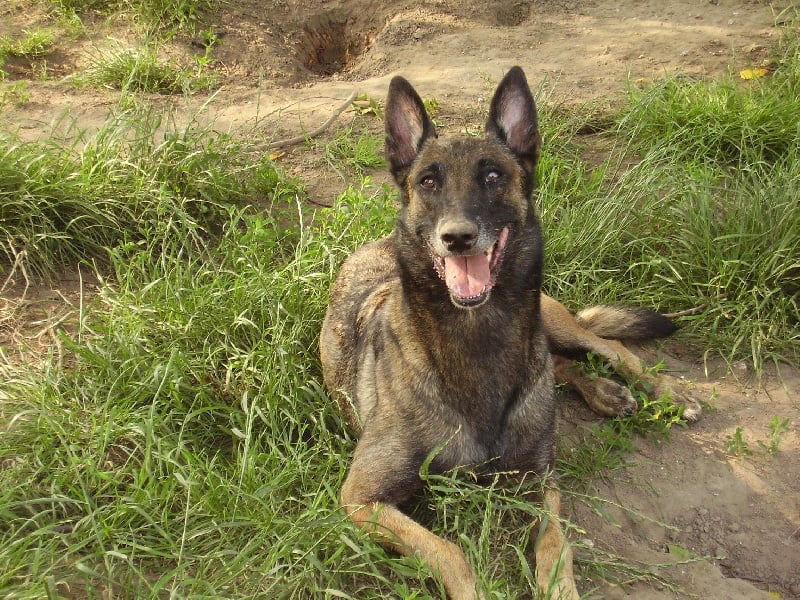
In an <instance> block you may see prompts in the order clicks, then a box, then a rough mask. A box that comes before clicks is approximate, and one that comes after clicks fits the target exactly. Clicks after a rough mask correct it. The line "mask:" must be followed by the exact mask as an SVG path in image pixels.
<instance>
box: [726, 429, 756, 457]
mask: <svg viewBox="0 0 800 600" xmlns="http://www.w3.org/2000/svg"><path fill="white" fill-rule="evenodd" d="M725 450H727V452H728V454H730V455H731V456H752V454H753V451H752V450H750V446H749V445H748V444H747V442H746V441H745V439H744V432H743V431H742V428H741V427H737V428H736V431H734V432H733V435H728V436H725Z"/></svg>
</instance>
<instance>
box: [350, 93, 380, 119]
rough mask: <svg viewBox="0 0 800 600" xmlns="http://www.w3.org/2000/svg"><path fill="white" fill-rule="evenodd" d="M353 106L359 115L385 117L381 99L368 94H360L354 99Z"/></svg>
mask: <svg viewBox="0 0 800 600" xmlns="http://www.w3.org/2000/svg"><path fill="white" fill-rule="evenodd" d="M352 106H353V109H354V110H355V112H356V114H358V115H361V116H373V117H377V118H379V119H381V118H383V107H382V106H381V102H380V100H378V99H377V98H373V97H372V96H368V95H367V94H359V95H358V96H357V97H356V99H355V100H353V104H352Z"/></svg>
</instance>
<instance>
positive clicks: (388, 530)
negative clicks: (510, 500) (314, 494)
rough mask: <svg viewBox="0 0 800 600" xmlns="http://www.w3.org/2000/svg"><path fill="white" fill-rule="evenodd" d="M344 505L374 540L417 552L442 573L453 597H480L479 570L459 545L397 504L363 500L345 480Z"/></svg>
mask: <svg viewBox="0 0 800 600" xmlns="http://www.w3.org/2000/svg"><path fill="white" fill-rule="evenodd" d="M342 504H343V506H344V509H345V510H346V511H347V515H348V516H349V517H350V519H351V520H352V521H353V522H354V523H355V524H356V525H358V526H359V527H361V528H362V529H363V530H365V531H366V532H368V533H369V534H370V535H371V536H372V537H373V538H374V539H376V540H377V541H378V542H380V543H381V544H382V545H384V546H386V547H387V548H390V549H392V550H394V551H395V552H398V553H399V554H403V555H405V556H410V555H412V554H416V555H417V556H419V557H420V558H421V559H422V560H423V561H424V562H425V563H426V564H427V565H428V566H430V568H431V569H433V570H434V571H435V572H437V573H438V574H439V576H440V577H441V580H442V583H443V584H444V587H445V590H447V595H448V596H449V597H450V599H451V600H480V599H482V598H483V595H482V594H479V593H478V592H477V590H476V580H475V572H474V571H473V570H472V567H471V566H470V564H469V562H467V558H466V557H465V556H464V553H463V552H462V551H461V548H459V547H458V546H457V545H456V544H453V543H452V542H448V541H447V540H445V539H442V538H440V537H439V536H437V535H436V534H434V533H433V532H432V531H429V530H428V529H426V528H425V527H423V526H422V525H420V524H419V523H417V522H416V521H414V520H413V519H412V518H411V517H409V516H407V515H405V514H404V513H402V512H401V511H400V510H399V509H398V508H397V507H396V506H393V505H391V504H386V503H383V502H366V503H364V502H361V501H360V500H359V499H358V497H357V494H353V490H352V486H349V485H348V482H345V486H344V488H343V489H342Z"/></svg>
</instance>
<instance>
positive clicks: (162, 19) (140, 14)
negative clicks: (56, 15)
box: [50, 0, 215, 35]
mask: <svg viewBox="0 0 800 600" xmlns="http://www.w3.org/2000/svg"><path fill="white" fill-rule="evenodd" d="M50 2H51V3H52V4H53V6H54V7H55V8H57V9H58V10H59V11H61V12H62V13H64V14H68V15H72V14H77V15H81V14H85V13H88V12H90V11H96V12H100V13H105V14H109V15H111V14H117V15H118V14H120V13H121V12H122V13H129V14H131V15H133V16H134V18H135V20H136V21H138V22H139V23H140V24H141V25H142V26H144V27H145V28H146V29H147V30H149V31H156V32H160V33H161V34H162V35H165V34H166V35H170V34H174V33H175V32H178V31H182V30H193V29H194V28H195V27H196V26H197V24H198V21H199V20H200V19H201V17H202V15H203V14H204V13H207V12H210V11H211V10H212V9H213V8H214V5H215V3H214V2H213V1H212V0H50Z"/></svg>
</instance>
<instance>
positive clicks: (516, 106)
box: [320, 67, 685, 600]
mask: <svg viewBox="0 0 800 600" xmlns="http://www.w3.org/2000/svg"><path fill="white" fill-rule="evenodd" d="M385 130H386V153H387V159H388V164H389V169H390V171H391V173H392V176H393V178H394V180H395V182H396V183H397V185H398V187H399V190H400V199H401V205H402V206H401V211H400V215H399V217H398V220H397V224H396V228H395V231H394V232H393V233H392V234H391V235H390V236H389V237H386V238H384V239H380V240H377V241H375V242H372V243H369V244H367V245H366V246H363V247H361V248H360V249H358V250H356V251H355V252H354V253H353V254H352V255H351V256H350V257H349V258H348V259H347V260H346V261H345V262H344V263H343V265H342V267H341V269H340V272H339V274H338V276H337V280H336V282H335V283H334V285H333V287H332V289H331V293H330V301H329V305H328V309H327V312H326V315H325V319H324V322H323V326H322V331H321V334H320V354H321V360H322V367H323V377H324V380H325V385H326V387H327V389H328V390H329V392H330V394H331V396H332V397H333V398H335V399H336V400H337V401H338V403H339V405H340V407H341V410H342V411H343V412H344V415H345V418H346V421H347V422H348V424H349V425H350V426H351V427H352V428H353V430H354V431H355V432H356V433H357V434H358V436H359V439H358V443H357V445H356V448H355V451H354V454H353V460H352V464H351V466H350V469H349V471H348V474H347V476H346V479H345V481H344V484H343V486H342V491H341V501H342V505H343V507H344V509H345V511H346V512H347V514H348V516H349V517H350V519H351V520H352V521H353V522H354V523H355V524H357V525H358V526H359V527H361V528H362V529H364V530H365V531H366V532H368V533H369V534H370V535H371V536H373V537H374V538H376V539H377V540H379V541H380V542H381V543H382V544H384V545H385V546H386V547H388V548H390V549H393V550H395V551H397V552H398V553H401V554H406V555H408V554H416V555H418V556H419V557H420V558H422V559H423V560H424V562H425V563H427V565H429V566H430V568H431V569H432V571H434V572H435V573H437V574H438V575H439V577H440V578H441V581H442V583H443V585H444V588H445V590H446V592H447V594H448V596H449V597H450V598H451V599H452V600H468V599H469V600H472V599H476V598H482V597H483V595H482V593H481V591H480V590H478V589H477V583H476V577H475V573H474V571H473V569H472V567H471V565H470V564H469V563H468V561H467V559H466V557H465V555H464V553H463V552H462V551H461V549H460V548H459V547H458V546H457V545H456V544H454V543H452V542H450V541H447V540H445V539H443V538H441V537H439V536H437V535H435V534H434V533H432V532H431V531H430V530H428V529H426V528H425V527H423V526H422V525H420V524H419V523H417V522H416V521H414V520H412V519H411V518H410V517H409V516H407V515H406V514H404V513H403V512H402V511H401V510H400V508H399V507H400V506H401V505H402V504H403V503H405V502H406V501H408V500H409V499H410V498H411V497H412V495H413V494H415V493H416V492H417V491H418V490H420V489H421V487H422V482H421V478H420V468H421V467H422V465H423V464H424V463H427V464H429V469H430V470H431V471H433V472H441V471H446V470H449V469H452V468H455V467H464V466H467V467H469V468H473V469H476V471H478V472H481V473H482V472H489V471H494V472H508V471H514V472H518V473H534V474H536V475H537V476H538V477H540V478H542V480H543V482H544V493H543V503H544V507H545V509H546V511H548V514H549V515H550V516H549V518H547V519H545V520H544V521H545V523H544V524H543V527H544V531H542V532H540V535H539V538H538V542H537V545H536V548H535V561H536V582H537V586H538V587H539V589H540V591H541V592H542V593H543V594H551V595H552V597H553V598H562V599H567V600H570V599H575V598H579V594H578V591H577V587H576V584H575V580H574V576H573V565H572V551H571V548H570V545H569V543H568V542H567V540H566V539H565V535H564V533H563V529H562V526H561V524H560V521H559V517H558V514H559V506H560V494H559V491H558V489H557V487H556V484H555V478H554V475H553V467H554V462H555V449H556V395H555V383H556V376H558V377H559V378H560V379H561V380H564V381H568V382H570V383H571V384H572V385H574V386H575V387H576V389H577V390H578V391H579V392H580V393H581V394H582V395H583V396H584V397H585V398H586V400H587V402H588V403H589V405H590V406H591V407H592V408H594V410H596V411H598V412H599V413H601V414H604V415H613V414H626V413H629V412H631V411H632V410H634V408H635V405H636V403H635V401H634V399H633V397H632V396H631V394H630V392H629V391H628V389H627V388H626V387H625V386H623V385H621V384H619V383H616V382H615V381H612V380H611V379H603V378H590V377H587V376H585V375H583V374H581V372H580V371H579V370H577V369H575V368H572V367H571V364H570V359H571V358H572V357H574V356H576V355H579V354H585V353H586V352H594V353H595V354H597V355H600V356H603V357H605V358H606V359H607V360H609V361H610V362H611V363H612V366H613V367H615V368H616V369H617V370H618V371H620V372H621V373H622V374H623V375H639V376H640V377H641V379H640V381H641V382H642V384H643V385H647V386H649V387H651V388H652V389H654V390H655V391H656V392H659V391H663V392H665V393H666V392H670V391H672V388H673V387H675V388H676V389H677V387H678V386H677V385H676V382H673V381H670V380H669V379H668V378H666V376H660V375H651V374H648V373H645V372H644V370H643V367H642V363H641V361H640V360H638V358H637V357H636V356H635V355H634V354H633V353H631V352H630V351H629V350H628V349H627V348H626V347H625V346H624V345H623V344H622V343H621V342H620V341H618V340H616V339H607V338H633V339H647V338H652V337H658V336H661V335H665V334H666V333H667V330H669V328H670V327H671V326H672V325H671V321H669V320H668V319H666V318H665V317H663V316H661V315H658V314H657V313H654V312H651V311H646V310H643V309H626V308H620V307H613V306H604V307H594V308H593V309H590V310H587V311H584V312H583V313H581V314H579V315H578V317H574V316H573V315H572V314H571V313H570V312H569V311H568V310H567V309H566V308H564V306H562V305H561V304H560V303H559V302H557V301H556V300H554V299H552V298H550V297H549V296H546V295H544V294H543V293H542V276H543V275H542V263H543V248H542V246H543V243H542V234H541V230H540V224H539V219H538V216H537V214H536V211H535V208H534V205H533V200H532V196H533V192H534V187H535V167H536V163H537V160H538V158H539V153H540V149H541V143H542V142H541V136H540V133H539V129H538V122H537V109H536V105H535V102H534V99H533V95H532V93H531V91H530V88H529V86H528V83H527V81H526V78H525V74H524V72H523V71H522V69H521V68H519V67H514V68H512V69H510V70H509V71H508V73H507V74H506V75H505V77H504V78H503V80H502V81H501V82H500V84H499V85H498V87H497V89H496V91H495V93H494V96H493V98H492V101H491V105H490V112H489V117H488V120H487V123H486V129H485V135H484V137H482V138H477V137H456V138H453V139H446V140H445V139H439V137H438V135H437V131H436V128H435V126H434V124H433V122H432V120H431V119H430V117H429V116H428V114H427V113H426V110H425V107H424V105H423V102H422V100H421V98H420V96H419V95H418V94H417V92H416V91H415V90H414V88H413V87H412V86H411V84H410V83H409V82H408V81H406V80H405V79H404V78H402V77H399V76H398V77H395V78H393V79H392V81H391V83H390V86H389V92H388V97H387V101H386V107H385ZM551 352H552V353H556V354H559V355H563V357H559V359H558V360H556V361H554V359H553V357H552V355H551ZM554 363H555V364H554ZM681 399H683V400H685V399H684V398H683V397H682V396H681Z"/></svg>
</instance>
